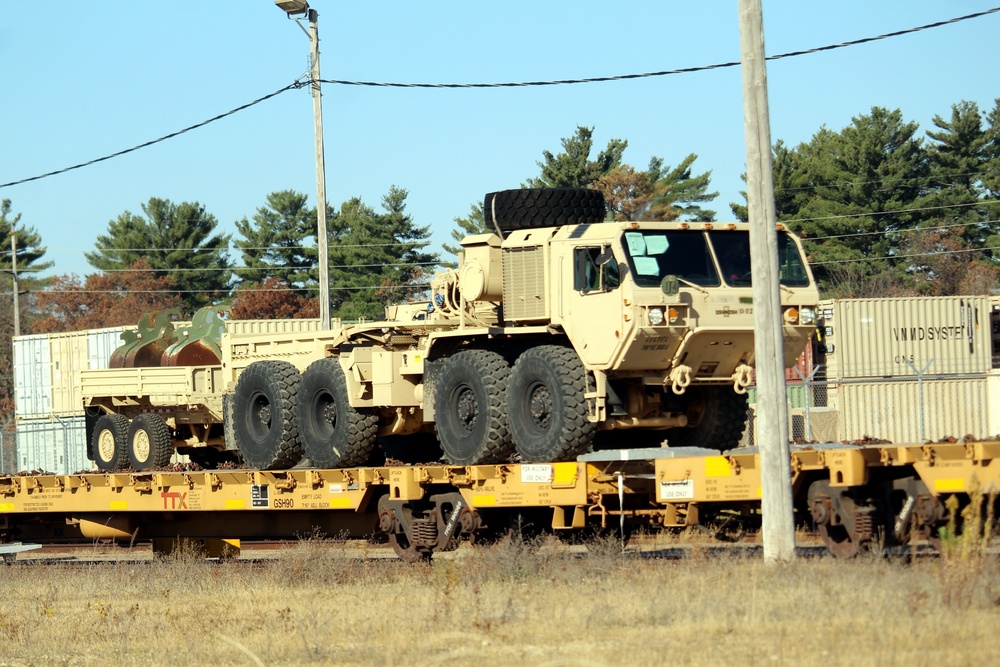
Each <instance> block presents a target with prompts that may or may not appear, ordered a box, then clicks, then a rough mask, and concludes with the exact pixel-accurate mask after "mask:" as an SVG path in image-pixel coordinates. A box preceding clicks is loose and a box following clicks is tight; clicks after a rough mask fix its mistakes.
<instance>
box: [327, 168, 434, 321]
mask: <svg viewBox="0 0 1000 667" xmlns="http://www.w3.org/2000/svg"><path fill="white" fill-rule="evenodd" d="M406 196H407V192H406V190H403V189H401V188H397V187H396V186H393V187H392V188H390V190H389V193H388V194H386V195H385V196H384V197H383V198H382V207H383V208H384V209H385V213H376V212H375V210H374V209H373V208H371V207H370V206H368V205H366V204H365V203H364V202H363V201H362V200H361V199H360V198H359V197H355V198H353V199H350V200H348V201H347V202H344V204H343V205H342V206H341V207H340V210H339V211H336V212H335V213H334V214H333V216H331V217H330V226H331V229H332V230H333V235H334V238H333V239H332V240H331V242H330V298H331V303H332V311H333V314H334V315H336V316H337V317H340V318H342V319H344V320H356V319H360V318H365V319H369V320H371V319H379V318H381V317H383V316H384V313H385V306H386V305H388V304H391V303H399V302H403V301H405V300H407V299H409V298H412V297H414V296H416V295H418V294H420V293H421V292H423V291H424V290H425V289H426V287H425V274H426V273H427V272H428V271H429V270H431V269H432V267H433V265H434V264H436V263H437V262H438V261H439V258H438V256H437V254H436V253H428V252H425V251H424V248H426V247H427V245H428V244H429V240H428V239H429V237H430V230H429V228H427V227H417V226H416V225H415V224H414V223H413V220H412V218H411V217H410V216H409V215H408V214H407V213H406Z"/></svg>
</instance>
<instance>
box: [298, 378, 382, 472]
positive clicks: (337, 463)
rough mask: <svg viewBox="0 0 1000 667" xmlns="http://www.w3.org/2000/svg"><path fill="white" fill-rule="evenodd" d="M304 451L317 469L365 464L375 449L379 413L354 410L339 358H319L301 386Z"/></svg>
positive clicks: (300, 430)
mask: <svg viewBox="0 0 1000 667" xmlns="http://www.w3.org/2000/svg"><path fill="white" fill-rule="evenodd" d="M298 403H299V409H298V416H299V438H300V439H301V441H302V452H303V454H304V455H305V457H306V458H307V459H309V462H310V463H311V464H312V465H314V466H316V467H317V468H344V467H348V466H359V465H364V464H365V462H366V461H367V460H368V456H369V455H370V454H371V451H372V448H373V447H374V446H375V436H376V433H377V431H378V414H377V413H375V412H374V411H371V410H363V409H362V410H358V409H356V408H353V407H351V402H350V394H349V392H348V389H347V377H346V376H345V375H344V370H343V369H342V368H341V367H340V362H338V361H337V360H336V359H319V360H317V361H314V362H313V363H312V364H310V365H309V368H307V369H306V370H305V372H304V373H302V382H301V383H300V384H299V397H298Z"/></svg>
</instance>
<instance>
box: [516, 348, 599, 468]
mask: <svg viewBox="0 0 1000 667" xmlns="http://www.w3.org/2000/svg"><path fill="white" fill-rule="evenodd" d="M585 391H586V369H584V367H583V362H582V361H580V357H579V355H577V353H576V352H574V351H573V350H571V349H569V348H567V347H562V346H559V345H542V346H539V347H534V348H531V349H530V350H527V351H526V352H525V353H524V354H522V355H521V356H520V357H518V358H517V362H516V363H515V364H514V369H513V370H512V371H511V374H510V385H509V386H508V389H507V405H508V408H509V414H510V417H509V418H510V430H511V434H512V436H513V439H514V445H515V447H516V448H517V453H518V454H520V455H521V459H522V460H523V461H527V462H531V461H568V460H572V459H573V458H575V457H576V456H577V455H579V454H582V453H583V452H585V451H586V450H587V449H588V448H589V447H590V445H591V444H592V443H593V441H594V431H595V428H596V424H594V423H593V422H591V421H590V420H589V419H588V416H589V414H590V411H589V409H588V408H587V402H586V400H585V399H584V392H585Z"/></svg>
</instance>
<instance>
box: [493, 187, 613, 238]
mask: <svg viewBox="0 0 1000 667" xmlns="http://www.w3.org/2000/svg"><path fill="white" fill-rule="evenodd" d="M605 213H606V209H605V206H604V195H602V194H601V193H600V192H598V191H597V190H590V189H588V188H523V189H520V190H500V191H499V192H491V193H489V194H488V195H486V198H485V199H484V200H483V219H484V220H485V221H486V226H487V227H489V228H491V229H492V228H493V227H499V228H500V231H502V232H513V231H517V230H518V229H538V228H539V227H558V226H560V225H588V224H592V223H597V222H603V221H604V216H605Z"/></svg>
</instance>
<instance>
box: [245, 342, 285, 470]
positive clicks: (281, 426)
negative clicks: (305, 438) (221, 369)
mask: <svg viewBox="0 0 1000 667" xmlns="http://www.w3.org/2000/svg"><path fill="white" fill-rule="evenodd" d="M299 381H300V376H299V372H298V370H297V369H296V368H295V366H293V365H292V364H290V363H288V362H287V361H257V362H254V363H252V364H250V365H249V366H247V367H246V369H245V370H244V371H243V373H241V374H240V378H239V380H238V381H237V382H236V391H235V392H234V394H233V401H232V412H233V424H232V430H233V435H235V436H236V446H237V449H238V450H239V452H240V455H241V456H242V457H243V460H244V461H245V462H246V463H247V465H249V466H251V467H253V468H259V469H261V470H281V469H285V468H291V467H292V466H293V465H295V464H296V463H298V462H299V460H300V459H301V458H302V445H301V443H300V442H299V432H298V428H297V424H296V418H295V417H296V414H295V413H296V409H295V408H296V395H297V393H298V389H299Z"/></svg>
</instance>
